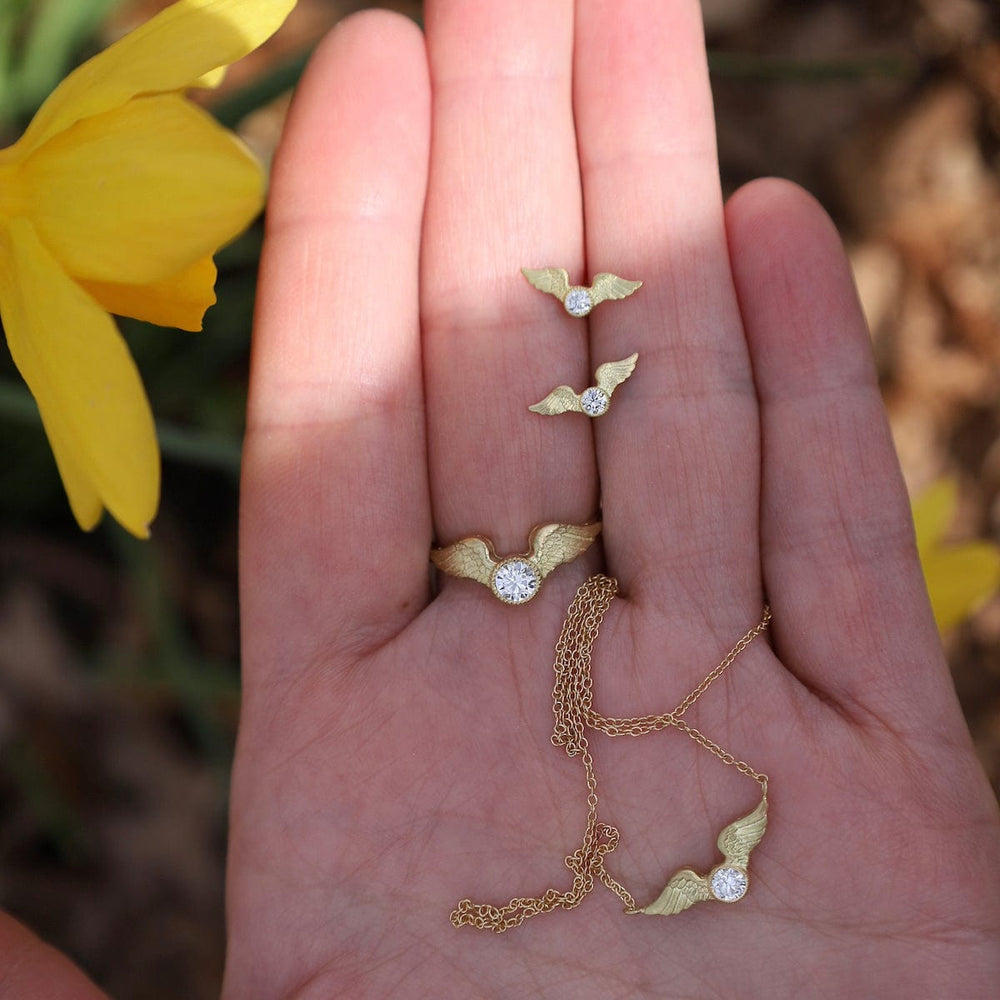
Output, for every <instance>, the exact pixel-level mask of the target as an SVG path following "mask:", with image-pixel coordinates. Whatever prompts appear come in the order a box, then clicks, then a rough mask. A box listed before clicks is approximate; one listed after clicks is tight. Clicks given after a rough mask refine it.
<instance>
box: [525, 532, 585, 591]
mask: <svg viewBox="0 0 1000 1000" xmlns="http://www.w3.org/2000/svg"><path fill="white" fill-rule="evenodd" d="M600 533H601V522H600V521H595V522H594V523H593V524H542V525H539V526H538V527H537V528H535V529H533V530H532V532H531V535H530V536H529V538H528V544H529V545H530V546H531V557H532V558H533V559H534V561H535V565H536V566H537V567H538V572H539V574H540V575H541V576H542V577H543V578H544V577H546V576H548V575H549V573H551V572H552V570H554V569H555V568H556V566H561V565H562V564H563V563H566V562H570V561H571V560H573V559H575V558H576V557H577V556H578V555H581V554H582V553H584V552H586V551H587V549H589V548H590V545H591V542H593V540H594V539H595V538H596V537H597V536H598V535H599V534H600Z"/></svg>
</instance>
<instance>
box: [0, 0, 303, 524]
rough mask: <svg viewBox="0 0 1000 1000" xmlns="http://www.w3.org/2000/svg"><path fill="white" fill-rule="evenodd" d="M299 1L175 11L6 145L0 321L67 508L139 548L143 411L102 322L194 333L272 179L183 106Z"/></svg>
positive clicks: (0, 208)
mask: <svg viewBox="0 0 1000 1000" xmlns="http://www.w3.org/2000/svg"><path fill="white" fill-rule="evenodd" d="M294 5H295V0H180V2H178V3H175V4H174V5H173V6H171V7H168V8H167V9H166V10H164V11H162V12H161V13H160V14H159V15H157V16H156V17H154V18H152V20H150V21H148V22H147V23H146V24H144V25H142V26H141V27H139V28H137V29H136V30H135V31H133V32H131V33H130V34H129V35H126V36H125V37H124V38H122V39H121V40H120V41H118V42H116V43H115V44H114V45H112V46H110V47H109V48H108V49H106V50H105V51H104V52H102V53H100V54H99V55H97V56H95V57H94V58H93V59H91V60H90V61H89V62H86V63H84V64H83V65H82V66H79V67H78V68H77V69H76V70H74V72H73V73H71V74H70V75H69V76H68V77H67V78H66V79H65V80H63V82H62V83H61V84H60V85H59V86H58V87H57V88H56V89H55V90H54V91H53V92H52V94H51V95H50V96H49V98H48V100H47V101H46V102H45V103H44V104H43V105H42V107H41V108H40V109H39V111H38V113H37V114H36V115H35V117H34V119H33V120H32V122H31V124H30V125H29V126H28V128H27V130H26V131H25V133H24V135H23V136H21V138H20V139H19V140H18V141H17V142H16V143H15V144H14V145H13V146H10V147H8V148H6V149H3V150H0V318H2V320H3V326H4V331H5V332H6V335H7V343H8V345H9V347H10V352H11V355H12V357H13V359H14V362H15V364H16V365H17V367H18V369H19V370H20V372H21V374H22V376H23V377H24V380H25V382H27V384H28V387H29V388H30V389H31V391H32V393H33V394H34V396H35V400H36V401H37V403H38V408H39V411H40V413H41V417H42V422H43V424H44V425H45V430H46V433H47V434H48V437H49V442H50V443H51V445H52V451H53V453H54V455H55V459H56V464H57V465H58V467H59V472H60V474H61V476H62V480H63V484H64V485H65V487H66V493H67V495H68V497H69V502H70V506H71V507H72V510H73V513H74V515H75V516H76V519H77V521H78V522H79V523H80V525H81V527H83V528H86V529H89V528H92V527H93V526H94V525H95V524H96V523H97V522H98V520H100V517H101V513H102V511H103V509H104V508H107V510H108V511H109V512H110V513H111V514H112V515H113V516H114V517H115V518H116V519H117V520H118V521H119V522H121V524H122V525H123V526H124V527H125V528H127V529H128V530H129V531H131V532H132V533H133V534H136V535H139V536H146V535H148V533H149V523H150V521H151V520H152V519H153V517H154V515H155V513H156V508H157V505H158V503H159V491H160V460H159V449H158V447H157V443H156V436H155V432H154V427H153V419H152V415H151V413H150V409H149V403H148V401H147V399H146V395H145V392H144V390H143V386H142V382H141V380H140V378H139V374H138V371H137V370H136V367H135V363H134V362H133V360H132V358H131V355H130V354H129V352H128V348H127V347H126V345H125V342H124V341H123V339H122V337H121V335H120V334H119V332H118V330H117V328H116V326H115V324H114V322H113V321H112V319H111V317H110V315H109V313H116V314H118V315H121V316H132V317H135V318H137V319H142V320H147V321H149V322H152V323H159V324H161V325H165V326H176V327H180V328H181V329H184V330H199V329H201V321H202V316H203V315H204V312H205V310H206V309H207V308H208V307H209V306H210V305H211V304H212V303H213V302H214V301H215V293H214V285H215V265H214V264H213V262H212V255H213V254H214V253H215V251H216V250H218V249H219V247H220V246H222V245H223V244H224V243H226V242H228V241H229V240H231V239H232V238H233V237H234V236H236V235H237V234H238V233H239V232H240V231H241V230H243V229H244V228H245V227H246V226H247V225H248V224H249V223H250V222H251V221H252V220H253V218H254V217H255V216H256V215H257V213H258V212H259V211H260V208H261V205H262V202H263V192H264V177H263V171H262V169H261V167H260V166H259V164H258V163H257V162H256V160H254V158H253V157H252V156H251V154H250V153H249V151H248V150H246V148H245V147H244V146H243V145H242V144H241V143H240V142H239V140H238V139H236V137H235V136H233V135H232V134H231V133H230V132H228V131H226V130H225V129H224V128H222V127H221V126H220V125H219V124H218V123H217V122H216V121H215V120H214V119H213V118H212V117H211V116H210V115H208V114H207V113H206V112H204V111H202V110H201V109H199V108H198V107H196V106H195V105H194V104H192V103H190V102H189V101H187V100H186V99H185V98H184V96H183V91H184V90H185V89H186V88H189V87H198V86H212V85H214V84H217V83H218V82H219V80H221V76H222V73H223V72H224V71H225V67H226V66H227V65H229V64H230V63H232V62H235V61H236V60H237V59H240V58H242V57H243V56H245V55H246V54H247V53H248V52H250V51H252V50H253V49H255V48H256V47H257V46H258V45H260V44H261V43H262V42H263V41H264V40H265V39H267V38H268V37H269V36H270V35H272V34H273V33H274V32H275V31H276V30H277V29H278V27H279V26H280V25H281V23H282V21H284V19H285V17H286V16H287V15H288V12H289V11H290V10H291V8H292V7H293V6H294Z"/></svg>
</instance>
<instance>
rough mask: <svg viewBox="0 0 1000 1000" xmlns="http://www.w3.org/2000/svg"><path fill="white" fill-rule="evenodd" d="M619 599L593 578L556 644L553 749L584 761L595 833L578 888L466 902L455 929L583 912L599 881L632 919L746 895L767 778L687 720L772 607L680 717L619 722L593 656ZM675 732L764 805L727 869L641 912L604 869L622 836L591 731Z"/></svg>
mask: <svg viewBox="0 0 1000 1000" xmlns="http://www.w3.org/2000/svg"><path fill="white" fill-rule="evenodd" d="M617 592H618V581H617V580H615V579H613V578H612V577H608V576H603V575H601V574H598V575H596V576H592V577H590V579H589V580H587V581H586V582H585V583H584V584H583V585H582V586H581V587H580V589H579V590H578V591H577V593H576V596H575V597H574V598H573V603H572V604H571V605H570V607H569V611H568V612H567V614H566V620H565V621H564V622H563V627H562V631H561V633H560V635H559V641H558V642H557V643H556V657H555V663H554V664H553V669H554V671H555V685H554V687H553V690H552V710H553V713H554V714H555V726H554V728H553V732H552V743H553V745H554V746H557V747H564V748H565V750H566V754H567V756H569V757H577V756H579V757H580V759H581V761H582V762H583V769H584V774H585V776H586V783H587V827H586V831H585V832H584V835H583V843H582V844H581V845H580V847H579V848H578V849H577V850H576V851H574V852H573V853H572V854H570V855H569V856H568V857H567V858H566V862H565V863H566V867H567V868H569V870H570V871H571V872H572V873H573V883H572V885H571V887H570V888H569V889H566V890H559V889H547V890H546V891H545V892H544V893H543V894H542V895H541V896H532V897H515V898H514V899H511V900H510V901H509V902H507V903H505V904H504V905H503V906H493V905H491V904H489V903H473V902H472V901H471V900H469V899H463V900H462V901H461V902H460V903H459V904H458V906H457V907H456V908H455V910H454V911H452V914H451V922H452V923H453V924H454V925H455V926H456V927H462V926H466V925H470V926H472V927H478V928H481V929H483V930H491V931H494V932H496V933H497V934H501V933H503V932H504V931H506V930H510V928H512V927H517V926H519V925H520V924H522V923H523V922H524V921H525V920H527V919H528V917H533V916H535V915H536V914H539V913H548V912H549V911H550V910H554V909H557V908H558V909H563V910H570V909H572V908H573V907H575V906H578V905H579V904H580V903H581V902H582V901H583V899H584V897H585V896H586V895H587V894H588V893H589V892H590V891H591V890H592V889H593V888H594V883H595V881H599V882H601V883H602V884H603V885H605V886H607V888H608V889H610V890H611V891H612V892H613V893H615V895H617V896H618V897H619V898H620V899H621V900H622V902H623V903H624V904H625V912H626V913H630V914H634V913H646V914H671V913H679V912H680V911H681V910H684V909H687V907H689V906H692V905H694V904H695V903H698V902H703V901H707V900H711V899H715V900H718V901H720V902H736V901H737V900H738V899H740V898H742V896H743V895H744V894H745V893H746V890H747V885H748V873H747V865H748V862H749V857H750V852H751V851H752V850H753V848H754V847H756V846H757V844H758V843H760V840H761V838H762V837H763V835H764V829H765V827H766V825H767V775H765V774H761V773H759V772H758V771H755V770H754V769H753V768H752V767H751V766H750V765H749V764H748V763H746V761H742V760H737V759H736V757H734V756H733V755H732V754H731V753H729V751H727V750H724V749H723V748H722V747H721V746H719V745H718V744H717V743H715V742H714V741H713V740H711V739H709V738H708V737H707V736H705V735H704V733H701V732H699V730H697V729H695V728H694V726H690V725H688V723H687V722H685V721H684V719H683V718H682V716H683V715H684V713H685V712H687V710H688V709H689V708H690V707H691V706H692V705H693V704H694V703H695V702H696V701H697V700H698V699H699V698H700V697H701V696H702V695H703V694H704V693H705V692H706V691H707V690H708V688H709V687H710V686H711V685H712V684H713V683H714V682H715V681H717V680H718V679H719V678H720V677H721V676H722V675H723V674H724V673H725V672H726V670H728V669H729V667H731V666H732V664H733V663H734V662H735V660H736V658H737V657H738V656H739V655H740V653H742V652H743V650H744V649H746V647H747V646H749V645H750V643H751V642H753V640H754V639H755V638H756V637H757V636H758V635H760V634H761V633H762V632H763V631H765V629H767V627H768V624H769V623H770V621H771V612H770V610H769V609H768V608H766V607H765V608H764V614H763V617H762V618H761V620H760V621H759V622H758V623H757V624H756V625H755V626H754V627H753V628H752V629H750V631H749V632H747V633H746V635H744V636H743V637H742V638H741V639H740V640H739V641H738V642H737V643H736V645H735V646H733V648H732V649H731V650H730V651H729V652H728V653H727V654H726V656H725V657H724V658H723V659H722V661H721V662H720V663H719V665H718V666H717V667H715V669H714V670H712V671H711V673H709V674H708V676H707V677H706V678H705V679H704V680H703V681H702V682H701V683H700V684H699V685H698V686H697V687H696V688H695V689H694V690H693V691H692V692H691V693H690V694H689V695H688V696H687V697H686V698H685V699H684V700H683V701H682V702H681V703H680V704H679V705H678V706H677V707H676V708H675V709H674V710H673V711H672V712H666V713H665V714H663V715H645V716H638V717H634V718H625V719H615V718H609V717H607V716H604V715H600V714H599V713H597V712H595V711H594V708H593V699H594V694H593V681H592V677H591V651H592V649H593V645H594V642H595V640H596V639H597V634H598V631H599V630H600V627H601V622H602V621H603V620H604V616H605V614H606V613H607V610H608V608H609V607H610V606H611V601H612V600H613V599H614V596H615V594H616V593H617ZM668 726H673V727H674V728H676V729H679V730H680V731H681V732H682V733H685V734H686V735H688V736H689V737H691V739H693V740H694V741H695V742H696V743H698V744H699V745H700V746H702V747H704V748H705V749H706V750H708V751H709V753H712V754H714V755H715V756H716V757H718V758H719V760H721V761H722V762H723V763H724V764H727V765H729V766H731V767H735V768H736V769H737V770H738V771H740V772H741V773H742V774H745V775H747V777H750V778H753V780H754V781H756V782H757V783H758V784H759V785H760V786H761V801H760V804H759V805H758V806H757V807H756V808H755V809H754V810H753V812H751V813H749V814H748V815H746V816H742V817H740V818H739V819H737V820H735V821H734V822H733V823H731V824H729V826H727V827H726V828H725V829H724V830H723V831H722V833H721V834H720V835H719V838H718V845H719V849H720V851H722V854H723V856H724V858H725V860H724V862H723V863H722V864H720V865H716V867H715V868H713V869H712V871H711V872H709V874H708V875H699V874H698V873H696V872H694V871H691V870H690V869H681V870H680V871H678V872H676V873H675V874H674V875H673V876H671V878H670V880H669V881H668V882H667V886H666V888H665V889H664V890H663V892H662V893H661V894H660V896H659V897H658V898H657V899H656V900H655V901H654V902H653V903H651V904H650V905H649V906H647V907H642V908H640V907H638V906H637V905H636V902H635V899H634V897H633V896H632V894H631V893H630V892H629V891H628V890H627V889H626V888H625V887H624V886H623V885H622V884H621V883H620V882H618V881H617V880H616V879H615V878H614V877H613V876H612V875H611V874H610V873H609V872H608V870H607V869H606V868H605V867H604V859H605V857H606V856H607V855H608V854H610V853H611V852H612V851H613V850H614V849H615V848H616V847H617V846H618V841H619V839H620V835H619V832H618V830H617V828H616V827H614V826H611V825H609V824H607V823H602V822H600V821H599V820H598V816H597V806H598V797H597V776H596V774H595V772H594V758H593V756H592V755H591V753H590V745H589V743H588V740H587V736H586V729H587V728H588V727H589V728H590V729H593V730H596V731H598V732H602V733H604V734H606V735H608V736H643V735H645V734H646V733H654V732H657V731H659V730H661V729H666V728H667V727H668Z"/></svg>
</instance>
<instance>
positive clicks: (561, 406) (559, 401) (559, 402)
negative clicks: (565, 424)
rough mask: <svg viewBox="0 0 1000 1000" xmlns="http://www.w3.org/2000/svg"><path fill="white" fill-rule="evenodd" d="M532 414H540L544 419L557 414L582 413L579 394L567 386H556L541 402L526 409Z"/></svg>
mask: <svg viewBox="0 0 1000 1000" xmlns="http://www.w3.org/2000/svg"><path fill="white" fill-rule="evenodd" d="M528 409H529V410H531V412H532V413H541V414H542V415H543V416H546V417H554V416H555V415H556V414H557V413H583V407H582V406H581V405H580V394H579V393H577V392H574V391H573V390H572V388H570V386H568V385H559V386H556V388H555V389H553V390H552V391H551V392H550V393H549V394H548V395H547V396H546V397H545V399H543V400H541V402H538V403H535V404H534V405H533V406H529V407H528Z"/></svg>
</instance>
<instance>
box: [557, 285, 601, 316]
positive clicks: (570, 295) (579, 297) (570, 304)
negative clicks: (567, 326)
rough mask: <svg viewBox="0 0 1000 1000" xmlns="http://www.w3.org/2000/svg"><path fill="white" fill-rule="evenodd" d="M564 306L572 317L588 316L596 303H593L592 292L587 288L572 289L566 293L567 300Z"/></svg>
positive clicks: (564, 301)
mask: <svg viewBox="0 0 1000 1000" xmlns="http://www.w3.org/2000/svg"><path fill="white" fill-rule="evenodd" d="M563 305H564V306H565V307H566V312H568V313H569V314H570V316H577V317H579V316H586V315H587V313H589V312H590V310H591V309H593V308H594V303H593V302H592V301H591V298H590V292H588V291H587V289H586V288H571V289H570V290H569V291H568V292H567V293H566V298H565V299H564V300H563Z"/></svg>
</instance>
